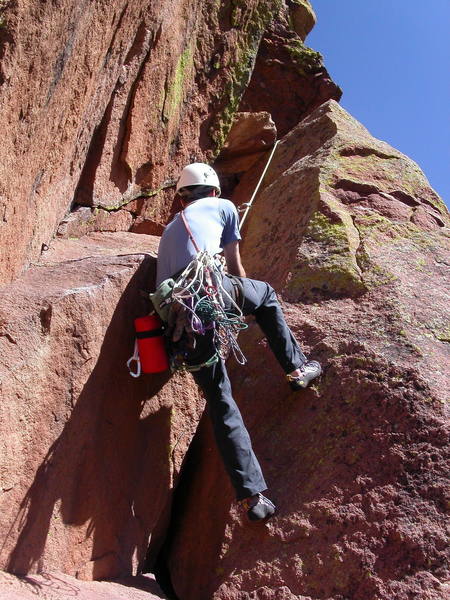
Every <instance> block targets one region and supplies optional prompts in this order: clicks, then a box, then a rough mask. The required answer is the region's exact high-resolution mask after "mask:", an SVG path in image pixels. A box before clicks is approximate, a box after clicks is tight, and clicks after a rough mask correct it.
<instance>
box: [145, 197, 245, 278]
mask: <svg viewBox="0 0 450 600" xmlns="http://www.w3.org/2000/svg"><path fill="white" fill-rule="evenodd" d="M184 216H185V217H186V220H187V222H188V224H189V227H190V229H191V232H192V235H193V236H194V240H195V241H196V243H197V246H198V247H199V248H200V250H206V251H207V252H209V253H210V254H211V255H214V254H217V253H218V252H220V251H221V249H222V248H224V246H226V245H227V244H229V243H230V242H234V241H236V240H240V239H241V235H240V233H239V217H238V213H237V210H236V207H235V206H234V204H233V203H232V202H230V201H229V200H224V199H223V198H215V197H211V198H200V199H199V200H194V202H191V203H190V204H188V205H187V206H186V208H185V209H184ZM196 255H197V252H196V250H195V248H194V245H193V243H192V242H191V240H190V238H189V234H188V232H187V230H186V227H185V225H184V223H183V219H182V217H181V214H180V213H177V214H176V215H175V217H174V218H173V219H172V221H171V222H170V223H169V224H168V225H167V227H166V228H165V230H164V233H163V235H162V237H161V241H160V243H159V249H158V266H157V272H156V285H157V286H158V285H159V284H160V283H161V281H164V280H165V279H167V278H169V277H172V276H173V275H175V274H176V273H178V272H179V271H181V270H182V269H184V268H185V267H186V266H187V265H188V264H189V263H190V262H191V260H192V259H193V258H195V256H196Z"/></svg>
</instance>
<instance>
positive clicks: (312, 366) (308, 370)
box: [286, 360, 322, 391]
mask: <svg viewBox="0 0 450 600" xmlns="http://www.w3.org/2000/svg"><path fill="white" fill-rule="evenodd" d="M299 371H300V375H286V377H287V380H288V382H289V385H290V386H291V389H292V390H294V391H297V390H304V389H305V388H306V387H308V385H309V383H310V381H312V380H313V379H315V378H316V377H319V375H320V374H321V373H322V367H321V366H320V364H319V363H318V362H317V361H316V360H310V361H309V362H307V363H304V364H303V365H302V366H301V367H299Z"/></svg>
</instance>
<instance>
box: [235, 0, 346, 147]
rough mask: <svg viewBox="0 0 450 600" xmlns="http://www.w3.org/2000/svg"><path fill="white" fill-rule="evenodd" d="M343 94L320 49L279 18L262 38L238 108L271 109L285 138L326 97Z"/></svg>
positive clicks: (336, 96) (246, 109)
mask: <svg viewBox="0 0 450 600" xmlns="http://www.w3.org/2000/svg"><path fill="white" fill-rule="evenodd" d="M301 3H302V4H303V2H301ZM341 95H342V91H341V90H340V88H339V87H338V86H337V85H336V84H335V83H334V82H333V81H332V80H331V79H330V76H329V75H328V72H327V70H326V69H325V67H324V64H323V60H322V56H321V55H320V53H319V52H315V51H314V50H313V49H311V48H308V47H307V46H306V45H305V44H304V43H303V42H302V40H301V39H300V38H299V36H298V35H296V34H295V33H294V32H293V31H291V29H290V28H289V26H288V25H287V24H286V23H283V21H282V20H278V21H276V22H274V23H272V25H271V27H270V28H269V30H268V31H267V32H266V34H265V36H264V39H263V41H262V42H261V46H260V49H259V52H258V57H257V59H256V63H255V68H254V69H253V73H252V78H251V80H250V83H249V85H248V87H247V89H246V91H245V94H244V96H243V98H242V102H241V104H240V107H239V110H241V111H250V112H259V111H262V110H264V111H267V112H269V113H270V114H271V116H272V119H273V121H274V122H275V125H276V128H277V130H278V135H279V137H280V138H282V137H283V136H284V135H286V133H288V131H290V130H291V129H292V128H293V127H295V126H296V125H297V123H298V122H299V121H301V120H302V119H303V118H304V117H305V116H306V115H308V114H309V113H310V112H312V111H313V110H314V109H315V108H317V107H318V106H320V105H321V104H323V103H324V102H326V101H327V100H330V99H334V100H339V99H340V97H341Z"/></svg>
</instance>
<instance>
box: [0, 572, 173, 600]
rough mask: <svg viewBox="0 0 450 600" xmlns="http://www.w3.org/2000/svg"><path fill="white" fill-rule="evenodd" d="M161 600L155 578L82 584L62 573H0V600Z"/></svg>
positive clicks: (146, 576)
mask: <svg viewBox="0 0 450 600" xmlns="http://www.w3.org/2000/svg"><path fill="white" fill-rule="evenodd" d="M74 597H76V598H77V600H111V599H114V600H122V599H123V600H158V599H160V598H164V596H163V595H162V592H161V590H160V589H159V586H158V585H157V583H156V582H155V580H154V578H153V577H152V576H151V575H145V576H144V575H143V576H140V577H129V578H128V579H124V580H120V581H117V582H112V581H101V582H100V581H91V582H86V581H80V580H78V579H74V578H73V577H70V576H69V575H64V574H61V573H52V574H48V573H46V574H43V575H29V576H27V577H14V575H9V574H7V573H0V600H18V599H20V600H34V599H35V598H41V599H43V600H72V598H74Z"/></svg>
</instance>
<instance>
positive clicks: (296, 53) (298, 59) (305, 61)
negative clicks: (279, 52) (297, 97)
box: [285, 39, 323, 75]
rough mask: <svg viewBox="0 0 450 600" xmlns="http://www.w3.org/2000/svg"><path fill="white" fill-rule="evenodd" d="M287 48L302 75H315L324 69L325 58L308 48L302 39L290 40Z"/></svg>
mask: <svg viewBox="0 0 450 600" xmlns="http://www.w3.org/2000/svg"><path fill="white" fill-rule="evenodd" d="M285 47H286V50H287V51H288V52H289V54H290V56H291V58H292V62H293V63H294V65H295V66H296V68H297V70H298V72H299V73H300V74H301V75H308V74H310V73H315V72H317V71H318V70H320V69H322V68H323V57H322V55H321V54H320V52H316V51H315V50H313V49H312V48H308V46H306V45H305V44H304V43H303V42H302V41H301V40H300V39H292V40H290V41H289V43H288V44H286V46H285Z"/></svg>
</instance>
